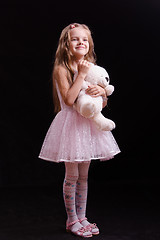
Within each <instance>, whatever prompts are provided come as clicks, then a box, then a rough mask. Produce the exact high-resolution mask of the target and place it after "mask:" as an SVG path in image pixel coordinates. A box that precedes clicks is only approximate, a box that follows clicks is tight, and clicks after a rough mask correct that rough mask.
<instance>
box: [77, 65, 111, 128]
mask: <svg viewBox="0 0 160 240" xmlns="http://www.w3.org/2000/svg"><path fill="white" fill-rule="evenodd" d="M77 74H78V72H76V73H75V75H74V80H75V78H76V76H77ZM90 85H99V86H101V87H103V88H104V89H105V91H106V93H107V96H110V95H111V94H112V93H113V91H114V86H113V85H110V84H109V75H108V73H107V71H106V70H105V69H104V68H103V67H100V66H98V65H94V64H91V66H90V69H89V71H88V73H87V75H86V77H85V79H84V81H83V84H82V87H81V90H80V92H79V95H78V97H77V100H76V102H75V103H74V106H73V107H74V109H76V111H77V112H79V113H80V114H81V115H82V116H83V117H85V118H89V119H91V120H92V121H93V122H94V124H95V125H96V127H97V128H98V129H99V130H102V131H111V130H112V129H114V128H115V123H114V122H113V121H112V120H110V119H108V118H106V117H104V116H103V114H102V113H101V111H102V108H103V97H102V96H99V97H92V96H90V95H89V94H86V93H85V90H86V89H87V88H88V86H90Z"/></svg>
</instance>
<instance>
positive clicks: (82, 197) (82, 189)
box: [76, 176, 88, 219]
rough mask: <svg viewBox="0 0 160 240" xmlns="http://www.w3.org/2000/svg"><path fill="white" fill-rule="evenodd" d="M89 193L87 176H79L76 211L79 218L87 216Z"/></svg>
mask: <svg viewBox="0 0 160 240" xmlns="http://www.w3.org/2000/svg"><path fill="white" fill-rule="evenodd" d="M87 193H88V182H87V176H81V177H79V179H78V181H77V185H76V211H77V216H78V218H79V219H82V218H84V217H85V216H86V205H87Z"/></svg>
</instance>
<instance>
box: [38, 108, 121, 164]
mask: <svg viewBox="0 0 160 240" xmlns="http://www.w3.org/2000/svg"><path fill="white" fill-rule="evenodd" d="M119 152H120V149H119V147H118V145H117V143H116V141H115V139H114V137H113V135H112V133H111V132H110V131H100V130H98V129H97V128H96V127H95V125H94V123H93V122H92V120H90V119H86V118H84V117H82V116H81V115H80V114H79V113H78V112H77V111H76V110H74V109H73V108H72V107H68V106H66V107H65V108H64V109H63V110H61V111H60V112H59V113H58V114H57V115H56V117H55V118H54V120H53V122H52V124H51V126H50V128H49V130H48V132H47V135H46V137H45V139H44V142H43V145H42V148H41V152H40V155H39V158H42V159H44V160H48V161H53V162H85V161H90V160H92V159H100V160H109V159H111V158H113V156H114V155H116V154H118V153H119Z"/></svg>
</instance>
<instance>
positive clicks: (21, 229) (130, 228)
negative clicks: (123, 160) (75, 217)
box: [0, 181, 160, 240]
mask: <svg viewBox="0 0 160 240" xmlns="http://www.w3.org/2000/svg"><path fill="white" fill-rule="evenodd" d="M159 203H160V197H159V185H156V184H150V183H141V184H138V183H137V184H135V183H105V184H104V183H103V184H102V182H97V183H95V182H94V181H93V182H90V183H89V193H88V206H87V216H88V218H89V219H90V220H91V221H92V222H96V223H97V225H98V226H99V228H100V232H101V233H100V235H99V236H94V237H93V239H97V240H159V239H160V204H159ZM65 219H66V214H65V209H64V204H63V198H62V191H61V186H60V184H52V185H51V186H47V187H46V186H43V187H23V188H22V187H21V188H20V187H19V188H1V197H0V240H51V239H52V240H54V239H55V240H58V239H61V240H65V239H70V240H72V239H80V238H79V237H76V236H73V235H71V234H69V233H66V231H65Z"/></svg>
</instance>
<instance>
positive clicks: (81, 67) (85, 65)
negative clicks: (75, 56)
mask: <svg viewBox="0 0 160 240" xmlns="http://www.w3.org/2000/svg"><path fill="white" fill-rule="evenodd" d="M90 66H91V64H90V63H89V62H88V61H86V60H82V61H80V62H79V64H78V74H81V75H82V76H83V77H84V78H85V76H86V75H87V73H88V71H89V69H90Z"/></svg>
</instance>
